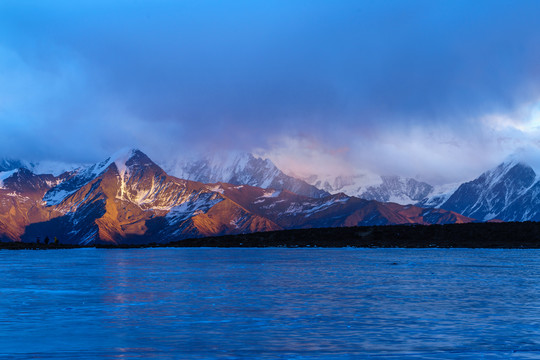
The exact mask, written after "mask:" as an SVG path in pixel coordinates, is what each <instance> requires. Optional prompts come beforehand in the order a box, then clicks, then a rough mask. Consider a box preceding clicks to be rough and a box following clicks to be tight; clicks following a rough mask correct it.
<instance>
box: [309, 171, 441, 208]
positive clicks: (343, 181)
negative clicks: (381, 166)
mask: <svg viewBox="0 0 540 360" xmlns="http://www.w3.org/2000/svg"><path fill="white" fill-rule="evenodd" d="M305 180H306V181H307V182H308V183H309V184H312V185H314V186H317V187H319V188H321V189H324V190H326V191H328V192H329V193H331V194H337V193H340V192H343V193H345V194H347V195H349V196H356V197H359V198H362V199H366V200H376V201H381V202H395V203H398V204H401V205H408V204H415V203H418V202H419V201H421V200H422V199H424V198H426V197H427V196H429V195H430V194H431V193H432V192H433V190H434V188H433V186H431V185H429V184H427V183H425V182H422V181H418V180H415V179H412V178H404V177H400V176H385V175H383V176H378V175H373V174H367V173H366V174H362V175H354V176H337V177H325V178H319V177H317V176H311V177H308V178H306V179H305Z"/></svg>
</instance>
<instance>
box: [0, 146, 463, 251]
mask: <svg viewBox="0 0 540 360" xmlns="http://www.w3.org/2000/svg"><path fill="white" fill-rule="evenodd" d="M0 181H1V182H0V185H1V186H0V236H1V239H2V240H4V241H20V240H22V241H32V242H33V241H36V238H38V237H40V238H41V239H43V238H44V237H45V236H49V237H50V238H51V239H52V238H54V237H57V238H58V239H59V240H60V241H61V242H62V243H75V244H94V243H100V242H105V243H115V244H122V243H132V244H137V243H151V242H170V241H173V240H181V239H185V238H190V237H203V236H211V235H225V234H239V233H251V232H260V231H270V230H281V229H293V228H312V227H328V226H355V225H387V224H447V223H462V222H470V221H471V220H472V219H470V218H467V217H464V216H462V215H459V214H457V213H454V212H451V211H445V210H440V209H423V208H420V207H416V206H402V205H398V204H395V203H388V204H385V203H381V202H377V201H368V200H363V199H359V198H355V197H349V196H346V195H344V194H335V195H328V196H326V197H323V198H310V197H307V196H302V195H298V194H295V193H292V192H290V191H287V190H278V189H264V188H261V187H254V186H250V185H235V184H228V183H213V184H204V183H201V182H196V181H190V180H183V179H179V178H177V177H173V176H169V175H168V174H167V173H166V172H165V171H164V170H163V169H161V168H160V167H159V166H158V165H156V164H155V163H154V162H153V161H152V160H150V159H149V158H148V157H147V156H146V155H145V154H144V153H142V152H141V151H139V150H129V151H124V152H120V153H118V154H115V155H114V156H112V157H110V158H109V159H107V160H105V161H103V162H101V163H98V164H94V165H92V166H88V167H83V168H80V169H77V170H75V171H71V172H67V173H64V174H61V175H59V176H53V175H36V174H33V173H32V172H31V171H29V170H27V169H18V170H11V171H8V172H1V173H0Z"/></svg>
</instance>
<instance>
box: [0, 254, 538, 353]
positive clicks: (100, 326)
mask: <svg viewBox="0 0 540 360" xmlns="http://www.w3.org/2000/svg"><path fill="white" fill-rule="evenodd" d="M0 270H1V272H2V278H1V280H0V292H1V293H0V358H2V359H27V358H32V359H72V358H79V359H81V358H84V359H95V358H103V359H136V358H141V359H143V358H144V359H257V358H258V359H359V358H360V359H364V358H367V359H441V358H452V359H478V358H486V359H492V358H500V359H507V358H515V359H538V358H540V250H487V249H474V250H472V249H349V248H344V249H319V248H301V249H300V248H298V249H286V248H264V249H232V248H155V249H152V248H150V249H74V250H48V251H26V250H25V251H6V250H4V251H0Z"/></svg>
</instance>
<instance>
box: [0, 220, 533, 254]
mask: <svg viewBox="0 0 540 360" xmlns="http://www.w3.org/2000/svg"><path fill="white" fill-rule="evenodd" d="M347 246H350V247H403V248H428V247H441V248H501V249H503V248H540V223H537V222H521V223H517V222H508V223H470V224H449V225H391V226H358V227H341V228H318V229H297V230H283V231H271V232H262V233H253V234H241V235H226V236H213V237H205V238H195V239H186V240H181V241H176V242H170V243H163V244H156V243H152V244H148V245H111V244H97V245H95V247H96V248H144V247H347ZM77 247H83V246H78V245H66V244H42V243H41V244H40V243H38V244H36V243H20V242H3V243H0V248H2V249H67V248H77ZM86 247H88V246H86Z"/></svg>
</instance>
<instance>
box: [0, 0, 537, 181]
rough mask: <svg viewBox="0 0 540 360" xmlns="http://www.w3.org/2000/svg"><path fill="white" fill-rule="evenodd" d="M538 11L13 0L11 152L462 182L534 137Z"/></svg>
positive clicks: (7, 65) (2, 50) (1, 119)
mask: <svg viewBox="0 0 540 360" xmlns="http://www.w3.org/2000/svg"><path fill="white" fill-rule="evenodd" d="M538 10H540V3H539V2H537V1H520V2H517V3H516V2H513V3H510V2H508V1H475V2H470V1H451V2H434V1H407V2H403V1H385V2H371V1H370V2H368V1H366V2H359V1H340V2H328V1H307V0H306V1H294V2H291V1H277V2H263V1H235V2H221V1H183V2H178V1H165V0H157V1H151V2H150V1H142V0H140V1H127V0H125V1H115V2H110V1H84V0H83V1H77V2H72V1H52V2H47V4H45V3H43V2H37V1H20V0H19V1H9V0H8V1H3V2H2V3H1V4H0V78H1V79H2V81H1V82H0V124H1V130H2V131H1V133H0V152H1V153H2V154H3V155H5V156H15V157H30V158H34V159H38V158H43V159H57V160H63V161H93V160H97V159H100V158H102V157H103V156H106V155H107V154H109V153H111V152H113V151H115V150H116V149H118V148H121V147H125V146H138V147H141V148H143V149H145V150H146V151H147V152H148V153H149V154H150V155H153V156H155V157H160V156H162V157H164V156H166V155H167V156H168V155H169V154H176V155H178V156H181V155H182V154H184V153H186V152H199V151H221V150H224V149H235V150H248V151H253V150H258V151H259V152H261V153H267V154H274V155H275V156H277V155H276V154H284V153H285V152H287V153H288V154H289V156H288V160H286V161H285V158H284V157H283V156H281V157H280V159H281V161H282V162H283V164H286V166H288V167H291V168H292V169H291V171H295V166H296V167H298V169H296V170H300V169H299V167H300V165H294V164H295V163H296V164H303V169H302V171H305V172H309V171H318V172H322V171H325V170H327V169H330V168H333V167H339V168H348V169H351V168H354V169H357V168H360V169H362V168H365V169H369V170H370V171H376V172H379V173H397V172H399V173H403V174H407V175H418V176H420V177H422V178H425V179H432V180H433V181H449V180H451V179H454V178H458V177H468V176H471V175H474V174H476V173H477V172H478V171H479V170H483V167H485V166H488V165H492V164H494V163H496V162H497V161H499V160H500V159H501V158H502V157H504V156H505V154H506V153H508V152H512V151H513V150H514V149H515V148H517V147H520V146H530V145H531V144H533V146H536V145H537V144H536V141H537V140H536V139H537V138H536V135H537V129H536V123H537V121H538V119H537V115H535V114H536V112H535V111H536V110H535V109H537V108H538V106H537V103H538V102H539V101H540V89H539V85H538V84H540V82H539V81H538V80H539V75H540V45H538V44H540V25H538V21H537V18H536V14H538V13H539V12H538ZM316 155H317V156H316ZM319 155H320V156H319ZM305 159H312V160H310V161H307V162H306V161H305ZM306 164H310V166H309V168H308V166H307V165H306ZM336 164H337V165H336ZM304 168H305V169H304ZM437 179H439V180H437Z"/></svg>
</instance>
